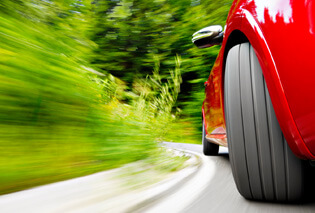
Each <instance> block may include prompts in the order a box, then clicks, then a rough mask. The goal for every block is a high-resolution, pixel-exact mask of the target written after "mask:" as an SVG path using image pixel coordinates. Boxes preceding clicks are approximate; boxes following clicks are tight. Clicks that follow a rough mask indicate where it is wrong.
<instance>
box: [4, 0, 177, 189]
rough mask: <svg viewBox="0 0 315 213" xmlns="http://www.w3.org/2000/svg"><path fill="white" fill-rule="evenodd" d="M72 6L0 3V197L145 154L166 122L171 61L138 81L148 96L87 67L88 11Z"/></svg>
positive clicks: (172, 85) (172, 90) (172, 96)
mask: <svg viewBox="0 0 315 213" xmlns="http://www.w3.org/2000/svg"><path fill="white" fill-rule="evenodd" d="M78 2H79V1H75V0H73V1H72V0H71V1H70V0H69V1H68V2H63V1H32V0H29V1H23V2H12V1H3V2H1V4H0V13H1V15H0V23H1V25H0V39H1V41H2V42H1V43H0V54H1V57H0V68H1V71H2V72H1V74H0V82H1V84H0V90H1V95H0V100H1V102H0V103H1V105H0V111H1V114H0V127H1V128H0V131H1V134H0V147H1V150H2V152H1V155H0V193H1V194H2V193H8V192H11V191H15V190H19V189H24V188H28V187H31V186H36V185H39V184H44V183H49V182H53V181H57V180H62V179H67V178H71V177H76V176H80V175H85V174H90V173H93V172H96V171H101V170H105V169H110V168H115V167H118V166H121V165H123V164H126V163H129V162H133V161H137V160H141V159H145V158H148V157H150V156H151V155H152V154H154V153H156V152H157V151H158V150H159V148H158V145H157V143H156V142H155V138H158V137H159V138H161V135H162V133H163V134H164V133H165V132H166V127H167V125H168V122H171V121H172V120H173V117H172V116H171V111H172V108H173V105H174V104H175V101H176V98H177V94H178V92H179V91H178V89H179V84H180V74H179V65H178V66H177V67H176V68H175V70H174V71H171V73H172V75H171V76H170V77H169V79H165V80H164V79H163V78H162V77H161V76H159V74H158V71H157V70H156V71H155V73H154V75H152V76H148V77H147V79H146V80H141V79H139V81H140V82H145V85H144V86H145V87H146V88H147V89H150V90H151V93H152V94H150V95H144V93H143V92H141V91H139V90H138V89H136V87H134V89H133V90H134V92H131V91H129V90H127V86H126V84H125V83H124V82H123V81H121V80H120V79H118V78H115V77H113V76H112V75H106V76H105V75H103V74H101V73H100V72H98V71H97V70H95V69H94V68H92V67H91V66H90V64H89V55H90V54H91V52H92V50H93V49H95V47H96V45H95V43H94V42H93V41H91V40H89V39H88V36H90V31H91V28H90V25H89V24H88V23H89V21H90V20H91V14H93V5H91V4H88V2H87V1H84V2H83V1H80V5H76V3H78ZM84 4H86V5H84ZM5 6H7V9H8V10H4V7H5ZM177 61H178V64H179V59H178V60H177ZM156 79H159V80H160V83H158V84H155V83H154V82H153V81H156ZM125 96H128V97H129V98H130V99H132V100H133V101H132V104H131V105H128V104H124V103H122V102H121V101H120V100H122V99H124V97H125ZM164 105H165V107H164ZM139 110H142V111H139ZM155 124H158V125H160V126H157V125H155ZM151 158H152V157H151ZM153 158H154V157H153Z"/></svg>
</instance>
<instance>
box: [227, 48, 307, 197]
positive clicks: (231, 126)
mask: <svg viewBox="0 0 315 213" xmlns="http://www.w3.org/2000/svg"><path fill="white" fill-rule="evenodd" d="M224 106H225V119H226V129H227V138H228V146H229V153H230V162H231V166H232V173H233V176H234V180H235V183H236V186H237V189H238V191H239V192H240V194H241V195H242V196H243V197H245V198H247V199H253V200H267V201H281V202H283V201H284V202H285V201H296V200H299V199H300V198H301V197H302V195H303V189H304V186H303V183H304V175H303V174H304V170H303V162H302V160H300V159H298V158H297V157H296V156H295V155H294V154H293V153H292V151H291V150H290V148H289V147H288V145H287V142H286V141H285V138H284V136H283V134H282V131H281V129H280V127H279V124H278V121H277V118H276V116H275V112H274V109H273V106H272V103H271V100H270V96H269V93H268V89H267V86H266V83H265V80H264V77H263V74H262V71H261V67H260V64H259V62H258V59H257V56H256V54H255V52H254V50H253V48H252V46H251V45H250V44H249V43H243V44H240V45H237V46H235V47H233V48H232V49H231V50H230V51H229V53H228V56H227V60H226V68H225V76H224Z"/></svg>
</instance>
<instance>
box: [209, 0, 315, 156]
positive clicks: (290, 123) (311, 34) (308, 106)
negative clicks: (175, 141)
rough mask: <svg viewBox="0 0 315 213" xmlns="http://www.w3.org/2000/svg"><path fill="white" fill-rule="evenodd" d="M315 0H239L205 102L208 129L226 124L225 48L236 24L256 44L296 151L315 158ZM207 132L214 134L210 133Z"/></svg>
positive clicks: (279, 115) (285, 130)
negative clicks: (224, 96)
mask: <svg viewBox="0 0 315 213" xmlns="http://www.w3.org/2000/svg"><path fill="white" fill-rule="evenodd" d="M313 13H315V2H314V3H313V1H311V0H306V1H290V0H277V1H265V0H256V1H255V0H248V1H247V2H246V1H235V2H234V3H233V5H232V8H231V11H230V14H229V17H228V20H227V28H226V31H225V37H224V40H223V43H222V48H221V51H220V53H219V55H218V58H217V60H216V62H215V65H214V67H213V69H212V71H211V74H210V77H209V79H208V82H209V85H208V86H207V88H206V99H205V101H204V104H203V109H204V116H205V120H206V123H207V132H208V133H211V132H212V131H213V130H215V129H216V128H218V127H224V119H223V118H224V112H223V84H222V83H223V80H222V76H223V73H224V72H222V70H224V64H223V63H224V51H226V50H225V48H226V42H227V40H228V38H229V35H230V34H231V32H233V31H234V30H239V31H241V32H242V33H244V34H245V36H246V37H247V38H248V40H249V42H250V43H251V45H252V46H253V47H254V49H255V52H256V55H257V57H258V60H259V62H260V64H261V67H262V70H263V74H264V77H265V80H266V83H267V87H268V90H269V92H270V96H271V100H272V103H273V106H274V108H275V112H276V115H277V118H278V121H279V124H280V126H281V129H282V131H283V134H284V136H285V138H286V139H287V141H288V144H289V146H290V147H291V149H292V151H293V152H294V153H295V154H296V155H297V156H299V157H301V158H307V159H315V157H314V154H315V65H314V62H315V59H314V61H313V51H314V50H315V17H314V16H315V15H313ZM207 136H210V137H211V135H210V134H208V135H207Z"/></svg>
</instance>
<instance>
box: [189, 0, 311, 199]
mask: <svg viewBox="0 0 315 213" xmlns="http://www.w3.org/2000/svg"><path fill="white" fill-rule="evenodd" d="M313 13H314V15H313ZM193 42H194V43H195V44H196V45H197V46H198V47H199V48H205V47H210V46H213V45H216V44H222V47H221V50H220V52H219V55H218V57H217V59H216V62H215V64H214V67H213V68H212V71H211V73H210V76H209V79H208V80H207V81H206V82H205V86H206V89H205V93H206V98H205V100H204V103H203V107H202V114H203V149H204V153H205V154H206V155H216V154H218V148H219V145H223V146H228V148H229V155H230V162H231V166H232V172H233V176H234V180H235V183H236V185H237V188H238V190H239V192H240V193H241V194H242V195H243V196H244V197H245V198H247V199H254V200H270V201H292V200H297V199H300V198H301V197H302V195H303V189H304V173H305V169H304V163H305V162H307V161H314V160H315V63H314V61H313V60H314V59H313V56H312V55H313V54H314V50H315V1H312V0H304V1H292V0H273V1H266V0H236V1H234V3H233V4H232V7H231V10H230V12H229V15H228V18H227V22H226V26H225V29H224V30H223V29H222V27H221V26H217V25H216V26H210V27H206V28H204V29H202V30H200V31H198V32H196V33H195V34H194V35H193Z"/></svg>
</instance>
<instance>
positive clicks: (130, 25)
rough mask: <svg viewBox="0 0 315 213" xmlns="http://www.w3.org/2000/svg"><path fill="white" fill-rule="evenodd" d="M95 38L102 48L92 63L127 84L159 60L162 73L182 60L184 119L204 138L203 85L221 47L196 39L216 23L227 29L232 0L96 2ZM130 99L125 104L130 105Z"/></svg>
mask: <svg viewBox="0 0 315 213" xmlns="http://www.w3.org/2000/svg"><path fill="white" fill-rule="evenodd" d="M97 2H98V3H97V4H98V6H97V12H96V18H97V20H96V24H95V29H96V31H95V34H94V36H92V40H93V41H95V43H97V44H98V47H97V48H96V49H95V54H94V56H92V59H91V60H92V62H93V63H94V64H95V66H96V67H98V68H100V69H101V70H103V71H102V72H103V73H111V74H113V75H115V76H118V77H120V78H121V79H123V80H125V81H126V82H128V84H127V86H130V85H131V84H132V82H134V81H137V79H138V78H143V77H145V76H146V75H147V74H148V73H150V72H151V70H152V64H153V63H154V61H155V60H156V58H158V60H159V61H160V65H159V66H160V67H161V70H162V72H161V73H160V74H161V76H167V75H168V72H167V70H168V69H170V68H172V67H173V66H174V61H173V57H174V56H175V55H179V56H181V59H182V64H181V70H182V78H183V83H182V85H181V93H180V95H179V97H178V100H179V101H178V102H177V104H176V105H177V106H178V107H179V108H181V109H182V112H181V118H182V120H183V121H184V122H190V123H191V124H192V125H193V126H194V127H195V131H196V130H199V132H196V134H199V135H200V134H201V122H200V120H201V119H200V118H201V105H202V101H203V99H204V92H203V90H204V86H203V82H205V81H206V80H207V78H208V76H209V73H210V70H211V66H212V65H213V63H214V60H215V58H216V56H217V54H218V51H219V47H212V48H208V49H202V50H200V49H198V48H196V47H194V45H193V44H192V42H191V35H192V34H193V33H194V32H195V31H197V30H199V29H201V28H203V27H206V26H209V25H212V24H221V25H222V26H224V25H225V20H226V17H227V13H228V11H229V8H230V5H231V3H232V1H231V0H223V1H212V0H211V1H210V0H197V1H191V0H182V1H175V0H161V1H157V0H156V1H148V0H137V1H135V0H121V1H115V2H114V1H106V0H99V1H97ZM128 100H129V99H128V98H126V99H125V101H127V102H128Z"/></svg>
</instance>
